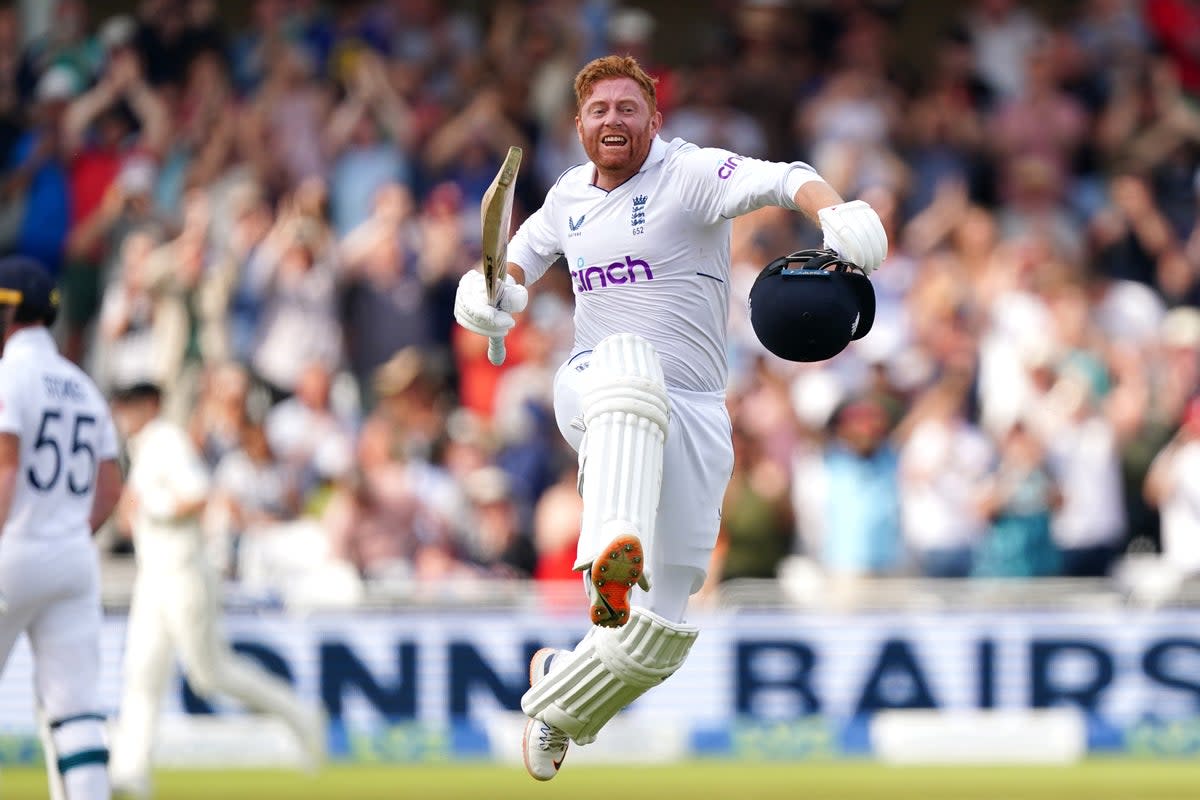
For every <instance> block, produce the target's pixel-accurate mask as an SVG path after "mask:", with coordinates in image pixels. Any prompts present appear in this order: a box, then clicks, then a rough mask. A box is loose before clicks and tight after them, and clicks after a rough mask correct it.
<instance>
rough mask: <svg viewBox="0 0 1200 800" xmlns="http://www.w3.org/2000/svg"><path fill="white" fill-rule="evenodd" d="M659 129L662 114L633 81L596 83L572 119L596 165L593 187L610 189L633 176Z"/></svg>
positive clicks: (646, 154)
mask: <svg viewBox="0 0 1200 800" xmlns="http://www.w3.org/2000/svg"><path fill="white" fill-rule="evenodd" d="M661 127H662V113H660V112H659V111H652V110H651V109H650V103H649V101H648V100H647V99H646V96H645V95H644V94H643V93H642V89H641V87H640V86H638V84H637V82H636V81H634V80H633V79H631V78H606V79H605V80H602V81H598V82H597V83H596V85H595V86H593V87H592V93H591V94H590V95H588V99H587V100H585V101H584V103H583V106H582V107H581V108H580V110H579V115H578V116H577V117H575V129H576V131H577V132H578V133H579V142H580V143H581V144H582V145H583V150H584V152H585V153H587V156H588V158H589V159H590V160H591V162H592V163H593V164H595V165H596V173H597V175H596V185H597V186H599V187H600V188H602V189H613V188H616V187H617V186H618V185H620V184H621V183H623V182H624V181H626V180H628V179H629V178H631V177H632V176H633V175H635V174H636V173H637V171H638V170H639V169H641V166H642V164H643V163H644V162H645V160H646V156H648V155H649V154H650V145H651V144H652V143H653V142H654V137H655V135H656V134H657V133H658V131H659V128H661Z"/></svg>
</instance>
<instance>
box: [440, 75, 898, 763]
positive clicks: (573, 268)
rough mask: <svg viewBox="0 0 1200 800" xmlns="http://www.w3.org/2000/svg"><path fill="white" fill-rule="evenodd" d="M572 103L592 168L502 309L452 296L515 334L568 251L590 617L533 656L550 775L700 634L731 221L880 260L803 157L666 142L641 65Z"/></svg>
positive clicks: (516, 278) (580, 177)
mask: <svg viewBox="0 0 1200 800" xmlns="http://www.w3.org/2000/svg"><path fill="white" fill-rule="evenodd" d="M575 97H576V103H577V116H576V121H575V124H576V130H577V132H578V135H579V139H580V141H581V142H582V144H583V147H584V150H585V152H586V153H587V155H588V158H589V159H590V161H589V162H588V163H585V164H582V165H579V166H576V167H573V168H571V169H569V170H567V171H566V172H565V173H563V175H562V176H561V177H559V179H558V181H557V182H556V183H555V185H554V186H553V187H552V188H551V189H550V190H549V192H548V194H547V196H546V199H545V202H544V204H543V205H542V207H541V208H540V209H538V210H537V211H536V212H534V213H533V214H532V215H531V216H530V217H529V218H528V219H526V220H525V222H524V223H523V224H522V226H521V228H520V230H518V231H517V233H516V234H515V235H514V236H513V238H512V240H511V241H510V242H509V243H508V248H507V262H508V266H507V272H508V275H507V277H506V278H505V284H504V286H503V287H502V291H501V292H500V293H499V295H498V297H497V298H496V300H495V301H494V302H489V301H488V296H487V291H486V289H487V287H486V284H485V281H484V280H483V278H482V275H481V274H480V273H479V272H478V271H472V272H470V273H468V274H467V275H465V276H464V277H463V279H462V281H461V282H460V284H459V289H458V296H457V298H456V303H455V318H456V319H457V320H458V322H459V323H460V324H461V325H463V327H465V328H467V329H468V330H471V331H473V332H475V333H478V334H481V335H484V336H488V337H503V336H504V335H506V334H507V333H508V331H509V330H510V329H511V328H512V326H513V325H514V324H515V320H514V318H513V316H512V313H511V312H515V311H520V310H522V309H523V308H524V307H525V303H526V299H527V291H526V288H525V285H526V284H531V283H533V282H534V281H536V280H537V279H538V278H540V277H541V276H542V275H543V273H545V271H546V270H547V269H548V268H549V267H550V265H551V264H553V263H554V262H555V261H556V260H557V259H558V258H559V257H560V256H561V257H564V258H565V260H566V263H567V266H568V268H569V269H570V272H571V279H572V282H573V284H574V294H575V342H574V347H573V350H572V355H571V357H570V358H569V359H568V360H567V362H566V363H564V364H563V365H562V366H561V368H560V369H559V371H558V373H557V376H556V378H555V381H554V409H555V415H556V417H557V420H558V425H559V429H560V430H561V431H562V434H563V436H564V437H566V439H567V441H568V442H569V443H570V444H571V446H572V447H574V448H575V449H576V451H577V452H578V454H579V484H580V492H581V494H582V497H583V520H582V529H581V531H580V535H579V545H578V551H577V560H576V564H575V567H576V569H577V570H578V571H580V572H581V573H582V575H583V576H584V586H585V587H586V591H587V593H588V597H589V601H590V617H591V622H592V623H593V627H592V628H591V629H590V631H589V632H588V634H587V635H586V636H585V637H584V639H583V640H582V641H581V642H580V643H579V644H578V645H577V646H576V647H575V649H574V650H571V651H566V650H551V649H543V650H541V651H539V652H538V653H537V654H536V655H535V656H534V658H533V661H532V663H531V665H530V683H531V687H530V689H529V690H528V691H527V692H526V693H525V696H524V697H523V698H522V701H521V706H522V708H523V710H524V711H525V713H526V714H527V715H528V716H529V717H530V719H529V722H528V724H527V725H526V728H525V739H524V745H523V748H524V756H525V765H526V768H527V769H528V770H529V773H530V774H531V775H532V776H533V777H534V778H537V779H538V780H549V779H551V778H553V777H554V776H555V775H556V774H557V772H558V769H559V767H560V765H561V764H562V761H563V759H564V757H565V756H566V751H567V746H568V743H569V742H570V741H574V742H575V743H577V744H587V743H588V742H591V741H592V740H594V739H595V738H596V735H597V734H598V733H599V731H600V730H601V728H603V726H604V725H605V724H606V723H607V722H608V721H609V720H610V719H612V717H613V716H615V715H616V714H617V712H619V711H620V710H621V709H622V708H624V707H625V706H627V705H628V704H629V703H631V702H632V701H633V700H635V699H636V698H638V697H639V696H641V695H642V694H644V693H645V692H646V691H648V690H649V689H651V688H653V687H654V686H656V685H658V684H659V683H661V682H662V681H663V680H665V679H666V678H668V677H669V676H670V675H671V674H673V673H674V672H675V671H676V670H678V669H679V667H680V666H681V665H682V664H683V662H684V660H685V659H686V658H687V655H688V651H689V650H690V649H691V647H692V644H693V642H694V641H695V639H696V636H697V634H698V630H697V628H696V627H695V626H693V625H689V624H688V623H687V621H686V618H687V614H686V612H687V605H688V599H689V597H690V596H691V595H692V594H693V593H695V592H696V591H697V590H699V589H700V587H701V586H702V585H703V583H704V579H705V574H706V570H707V568H708V564H709V559H710V556H711V554H712V550H713V547H714V545H715V543H716V539H717V532H718V527H719V516H718V511H719V508H720V505H721V500H722V497H723V496H724V493H725V487H726V484H727V482H728V480H729V477H730V471H731V469H732V467H733V447H732V442H731V431H730V420H729V414H728V412H727V410H726V407H725V394H724V391H725V384H726V379H727V373H728V365H727V362H726V325H727V320H728V318H729V302H730V291H729V284H730V265H729V247H730V228H731V220H732V219H733V218H734V217H737V216H739V215H742V214H746V213H748V212H750V211H754V210H755V209H758V208H762V207H764V206H768V205H774V206H781V207H784V208H788V209H791V210H795V211H800V212H802V213H804V214H805V215H806V216H807V217H808V218H810V219H811V220H813V221H816V222H819V224H820V226H821V230H822V232H823V234H824V238H825V246H826V247H827V248H828V249H830V250H831V251H833V252H834V253H835V254H836V257H837V259H838V260H839V261H840V262H842V264H843V265H845V264H849V265H852V266H853V267H857V269H858V270H859V271H861V273H863V274H869V273H870V272H871V271H872V270H874V269H875V268H876V267H878V266H879V265H880V263H881V262H882V261H883V259H884V257H885V255H886V253H887V236H886V234H885V233H884V229H883V224H882V223H881V221H880V219H879V216H878V215H877V214H876V213H875V211H874V210H873V209H872V208H871V207H870V206H869V205H867V204H866V203H864V202H862V201H852V202H844V201H843V199H842V198H841V197H840V196H839V195H838V193H837V192H836V191H835V190H834V189H833V188H832V187H830V186H829V185H828V184H827V183H825V181H823V180H822V179H821V177H820V176H819V175H817V174H816V172H814V171H813V169H812V168H811V167H809V166H808V165H807V164H804V163H801V162H793V163H790V164H785V163H773V162H765V161H758V160H755V159H751V158H744V157H742V156H740V155H737V154H735V153H731V152H729V151H726V150H718V149H713V148H704V147H698V146H696V145H694V144H691V143H688V142H685V141H683V140H681V139H675V140H673V141H671V142H667V141H665V140H663V139H662V138H660V137H659V136H658V132H659V129H660V127H661V125H662V114H661V113H660V112H659V111H658V109H657V105H656V99H655V87H654V81H653V80H652V79H651V78H650V77H649V76H648V75H647V74H646V73H645V72H644V71H643V70H642V68H641V67H640V66H639V65H638V63H637V62H636V61H635V60H634V59H632V58H629V57H622V56H607V57H604V58H600V59H597V60H595V61H592V62H591V63H589V64H587V65H586V66H584V67H583V69H582V70H580V72H579V73H578V75H577V76H576V78H575ZM779 272H780V271H779V270H776V272H775V273H773V277H772V279H774V275H776V274H778V273H779ZM814 272H815V271H814ZM792 273H793V271H792V270H787V271H786V273H785V274H787V275H790V274H792ZM857 277H859V278H861V277H862V275H858V276H857ZM864 282H866V281H865V279H864ZM812 285H814V286H815V284H812ZM788 286H789V288H790V289H795V288H797V287H801V288H800V294H799V295H798V296H799V297H800V298H801V302H803V297H804V296H805V294H804V291H803V287H802V285H801V283H800V282H792V283H789V284H788ZM868 288H869V287H868ZM850 302H851V303H853V302H854V301H853V300H851V301H850ZM797 310H799V309H797ZM869 313H873V308H872V309H870V310H869V311H868V310H866V309H862V310H860V311H859V312H858V313H855V314H854V316H853V318H852V319H848V320H847V324H846V326H845V330H844V331H834V332H831V333H832V334H833V335H835V336H841V342H840V344H841V346H845V343H846V342H847V341H849V339H850V338H851V337H852V336H855V333H856V331H858V335H861V333H862V332H863V331H865V327H866V325H867V324H868V323H869V320H868V321H867V322H863V323H861V325H860V320H859V316H860V314H861V315H863V316H866V315H868V314H869ZM815 319H821V320H827V319H828V317H827V316H825V315H823V314H815V315H809V314H799V313H797V314H796V319H795V320H794V323H793V322H792V321H791V320H787V319H785V320H783V321H782V323H780V324H779V325H765V324H764V325H763V326H762V329H763V330H768V329H771V330H776V329H778V328H780V327H786V326H787V325H792V324H794V327H795V328H796V332H797V333H798V334H804V333H805V331H804V326H805V325H809V324H812V323H810V322H809V321H808V320H815ZM758 327H759V326H758V324H757V323H756V330H758ZM824 333H825V332H824V331H814V332H813V336H814V337H815V338H820V337H821V336H823V335H824ZM761 336H762V334H760V337H761ZM764 344H767V345H768V347H770V346H771V343H769V342H767V341H766V339H765V338H764ZM821 357H826V356H825V355H822V356H821Z"/></svg>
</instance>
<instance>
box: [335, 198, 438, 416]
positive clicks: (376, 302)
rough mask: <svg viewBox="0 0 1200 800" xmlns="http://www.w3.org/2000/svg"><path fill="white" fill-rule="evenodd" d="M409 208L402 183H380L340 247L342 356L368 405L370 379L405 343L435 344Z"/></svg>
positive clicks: (370, 401)
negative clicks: (363, 215) (367, 210)
mask: <svg viewBox="0 0 1200 800" xmlns="http://www.w3.org/2000/svg"><path fill="white" fill-rule="evenodd" d="M412 208H413V200H412V194H411V193H410V192H409V190H408V189H407V188H405V187H404V186H403V185H401V184H399V183H394V182H393V183H385V184H383V185H381V186H380V187H379V189H378V190H377V191H376V193H375V201H374V208H373V209H372V213H371V216H370V218H368V219H367V220H366V221H364V222H363V223H361V224H360V225H358V226H357V227H355V228H354V230H352V231H351V232H350V233H349V234H348V235H347V236H346V237H345V238H344V239H343V240H342V242H341V244H340V246H339V258H338V261H339V268H340V272H339V275H338V280H339V283H340V285H341V320H342V329H343V331H344V332H345V335H346V360H347V364H348V366H349V368H350V372H351V374H353V375H354V378H355V380H356V381H357V382H358V389H359V395H360V396H361V398H362V402H363V405H364V406H365V407H367V408H370V407H373V406H374V404H375V397H374V391H373V388H372V379H373V376H374V375H375V371H376V370H377V369H378V368H379V367H381V366H382V365H383V364H384V363H385V362H386V361H387V360H388V359H389V358H391V357H392V356H393V355H394V354H395V353H398V352H399V351H401V350H403V349H405V348H407V347H419V348H430V347H431V346H432V344H433V342H434V330H433V319H432V310H431V308H430V305H431V304H430V301H429V287H428V286H427V285H426V283H425V280H424V276H423V275H422V274H421V273H420V272H419V271H418V267H419V263H420V257H419V255H418V254H417V252H416V247H415V245H416V242H415V241H414V239H415V234H414V231H413V227H414V224H415V223H414V220H413V219H412Z"/></svg>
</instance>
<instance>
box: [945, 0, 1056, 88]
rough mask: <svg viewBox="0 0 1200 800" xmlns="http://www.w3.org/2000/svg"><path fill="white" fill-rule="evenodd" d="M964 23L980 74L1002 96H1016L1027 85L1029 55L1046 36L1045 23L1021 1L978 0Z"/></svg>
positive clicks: (968, 12)
mask: <svg viewBox="0 0 1200 800" xmlns="http://www.w3.org/2000/svg"><path fill="white" fill-rule="evenodd" d="M965 23H966V27H967V31H968V33H969V35H970V37H971V49H972V51H973V52H974V55H975V69H976V70H977V71H978V73H979V76H980V77H981V78H983V80H984V82H986V83H987V85H988V88H989V89H990V90H991V91H992V92H994V93H995V94H996V95H998V96H999V97H1002V98H1006V97H1013V96H1015V95H1017V94H1018V93H1019V92H1020V91H1021V90H1022V89H1023V88H1024V86H1025V67H1026V66H1027V65H1028V61H1027V60H1026V56H1027V55H1028V54H1029V51H1030V50H1032V49H1033V48H1034V47H1035V46H1037V44H1038V42H1039V41H1041V40H1042V39H1043V37H1044V35H1045V28H1044V26H1043V24H1042V22H1041V21H1040V20H1039V19H1038V18H1037V17H1036V16H1034V14H1033V13H1032V12H1031V11H1030V10H1029V9H1028V8H1027V7H1025V5H1024V4H1023V3H1021V2H1019V0H975V2H973V3H971V4H970V6H969V7H968V9H967V13H966V17H965Z"/></svg>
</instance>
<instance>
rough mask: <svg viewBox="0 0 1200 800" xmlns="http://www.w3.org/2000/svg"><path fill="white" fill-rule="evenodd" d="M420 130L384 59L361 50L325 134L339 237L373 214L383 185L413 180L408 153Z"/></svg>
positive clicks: (335, 226) (404, 183)
mask: <svg viewBox="0 0 1200 800" xmlns="http://www.w3.org/2000/svg"><path fill="white" fill-rule="evenodd" d="M416 133H417V132H416V128H415V125H414V123H413V120H412V112H411V111H410V109H409V108H408V106H407V105H406V104H405V102H404V101H403V100H402V99H401V98H400V96H399V95H398V94H397V93H396V91H395V90H394V89H393V88H392V86H391V83H390V80H389V77H388V74H387V70H386V66H385V63H384V61H383V60H382V59H381V58H379V57H378V56H377V55H375V54H374V53H372V52H370V51H364V52H361V53H359V54H358V56H357V57H356V58H355V60H354V68H353V72H352V75H351V78H350V80H349V81H348V85H347V86H346V97H345V98H344V99H343V100H342V102H341V103H340V104H339V105H338V106H337V107H336V108H335V109H334V110H333V113H332V114H331V115H330V117H329V122H328V123H327V124H326V126H325V134H324V147H325V151H326V154H327V157H328V158H329V160H330V162H331V163H332V168H331V170H330V180H329V182H330V190H331V196H332V212H333V227H334V231H335V233H336V234H337V235H338V236H346V235H347V234H349V233H350V232H351V231H352V230H354V229H355V228H357V227H358V226H360V225H361V224H362V223H364V222H366V221H367V220H368V219H369V218H370V216H371V214H372V212H373V209H372V206H374V205H375V204H376V203H377V198H378V196H379V193H380V192H381V191H382V190H383V189H384V187H387V186H390V185H396V184H399V185H402V186H408V185H411V184H412V181H413V174H412V173H413V168H412V164H411V163H410V155H409V154H410V153H411V151H412V148H413V146H414V144H415V143H416Z"/></svg>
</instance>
